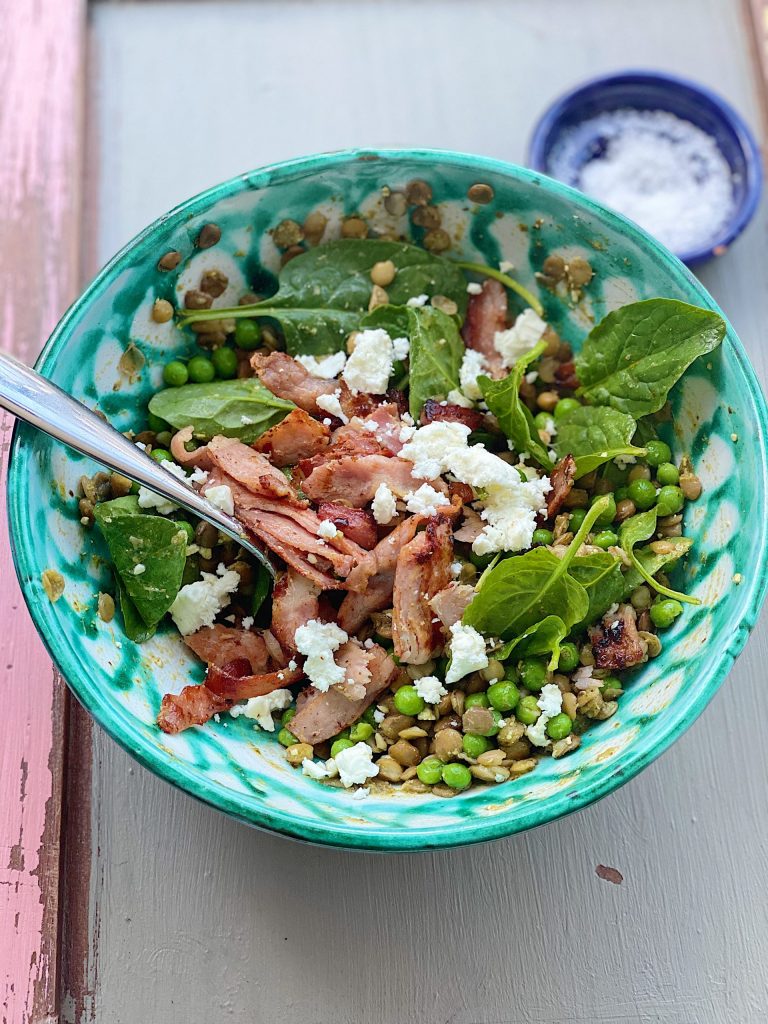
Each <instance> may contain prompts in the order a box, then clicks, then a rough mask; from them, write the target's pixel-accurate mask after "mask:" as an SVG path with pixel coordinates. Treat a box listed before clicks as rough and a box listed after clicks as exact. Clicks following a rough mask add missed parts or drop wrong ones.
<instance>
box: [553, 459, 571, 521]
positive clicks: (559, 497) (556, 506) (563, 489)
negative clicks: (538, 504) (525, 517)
mask: <svg viewBox="0 0 768 1024" xmlns="http://www.w3.org/2000/svg"><path fill="white" fill-rule="evenodd" d="M575 475H576V460H575V459H574V457H573V456H572V455H570V454H568V455H566V456H565V458H564V459H561V460H560V462H558V464H557V465H556V466H555V468H554V469H553V470H552V472H551V473H550V474H549V481H550V483H551V484H552V490H551V491H550V492H549V494H547V519H552V518H553V517H554V516H556V515H557V513H558V512H559V511H560V509H561V508H562V507H563V502H564V501H565V499H566V498H567V497H568V495H569V493H570V491H571V488H572V487H573V479H574V477H575Z"/></svg>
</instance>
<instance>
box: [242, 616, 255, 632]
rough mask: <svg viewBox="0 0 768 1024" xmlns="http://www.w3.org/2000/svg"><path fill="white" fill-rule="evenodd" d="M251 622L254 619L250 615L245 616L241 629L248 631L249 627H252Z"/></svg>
mask: <svg viewBox="0 0 768 1024" xmlns="http://www.w3.org/2000/svg"><path fill="white" fill-rule="evenodd" d="M253 621H254V619H253V616H252V615H246V616H245V618H244V619H243V623H242V625H243V629H250V628H251V626H252V625H253Z"/></svg>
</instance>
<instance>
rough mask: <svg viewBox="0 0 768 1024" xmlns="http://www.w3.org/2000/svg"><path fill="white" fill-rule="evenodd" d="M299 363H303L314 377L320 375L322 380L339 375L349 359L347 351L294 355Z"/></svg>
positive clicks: (331, 378)
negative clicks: (316, 354)
mask: <svg viewBox="0 0 768 1024" xmlns="http://www.w3.org/2000/svg"><path fill="white" fill-rule="evenodd" d="M294 358H295V360H296V362H297V363H301V365H302V366H303V367H304V369H305V370H307V371H308V372H309V373H310V374H311V375H312V376H313V377H320V378H321V379H322V380H333V378H334V377H338V376H339V374H340V373H341V371H342V370H343V369H344V364H345V363H346V361H347V356H346V353H344V352H334V353H333V354H332V355H330V356H321V357H320V358H319V359H318V358H316V357H315V356H294Z"/></svg>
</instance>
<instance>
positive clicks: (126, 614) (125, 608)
mask: <svg viewBox="0 0 768 1024" xmlns="http://www.w3.org/2000/svg"><path fill="white" fill-rule="evenodd" d="M115 583H116V585H117V604H118V607H119V608H120V614H121V615H122V617H123V632H124V633H125V635H126V636H127V637H128V639H129V640H132V641H133V643H135V644H142V643H144V641H145V640H149V639H150V638H151V637H153V636H154V635H155V631H156V628H157V627H156V626H148V625H147V624H146V622H144V620H143V619H142V617H141V616H140V615H139V613H138V611H137V610H136V605H135V604H134V603H133V601H132V600H131V599H130V597H129V596H128V591H127V590H126V589H125V587H124V586H123V584H122V582H121V580H120V577H119V576H117V575H116V576H115Z"/></svg>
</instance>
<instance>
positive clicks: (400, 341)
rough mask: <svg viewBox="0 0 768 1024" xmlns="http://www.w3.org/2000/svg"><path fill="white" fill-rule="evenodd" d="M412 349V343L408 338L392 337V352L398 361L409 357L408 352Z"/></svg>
mask: <svg viewBox="0 0 768 1024" xmlns="http://www.w3.org/2000/svg"><path fill="white" fill-rule="evenodd" d="M410 351H411V343H410V341H408V339H407V338H393V339H392V354H393V355H394V357H395V360H396V361H397V362H400V361H402V360H403V359H407V358H408V354H409V353H410Z"/></svg>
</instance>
